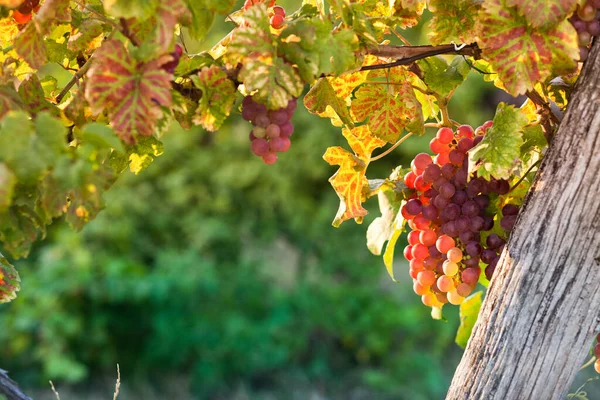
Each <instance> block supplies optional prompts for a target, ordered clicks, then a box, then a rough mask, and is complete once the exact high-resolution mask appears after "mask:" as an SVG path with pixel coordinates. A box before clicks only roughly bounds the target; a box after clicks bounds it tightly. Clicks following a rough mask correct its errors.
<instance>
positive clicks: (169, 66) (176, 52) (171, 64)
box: [162, 44, 183, 74]
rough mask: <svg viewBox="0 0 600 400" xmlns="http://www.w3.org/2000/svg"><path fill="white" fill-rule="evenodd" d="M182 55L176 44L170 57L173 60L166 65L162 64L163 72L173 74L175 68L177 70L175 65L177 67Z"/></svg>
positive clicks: (179, 46) (180, 48)
mask: <svg viewBox="0 0 600 400" xmlns="http://www.w3.org/2000/svg"><path fill="white" fill-rule="evenodd" d="M182 55H183V47H181V45H179V44H176V45H175V50H173V52H172V53H171V56H172V57H173V59H172V60H171V61H169V62H168V63H166V64H163V65H162V69H164V70H165V71H167V72H168V73H170V74H174V73H175V68H177V65H179V60H180V59H181V56H182Z"/></svg>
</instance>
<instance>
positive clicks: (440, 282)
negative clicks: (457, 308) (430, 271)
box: [437, 275, 454, 292]
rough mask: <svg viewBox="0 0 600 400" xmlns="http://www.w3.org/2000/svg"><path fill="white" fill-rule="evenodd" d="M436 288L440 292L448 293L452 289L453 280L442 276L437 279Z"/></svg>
mask: <svg viewBox="0 0 600 400" xmlns="http://www.w3.org/2000/svg"><path fill="white" fill-rule="evenodd" d="M437 287H438V288H439V289H440V291H441V292H449V291H451V290H452V289H454V280H452V278H451V277H449V276H446V275H442V276H440V277H439V278H438V279H437Z"/></svg>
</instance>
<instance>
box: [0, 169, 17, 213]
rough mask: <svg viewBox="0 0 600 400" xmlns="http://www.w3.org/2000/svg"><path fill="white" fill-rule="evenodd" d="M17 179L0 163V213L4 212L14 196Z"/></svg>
mask: <svg viewBox="0 0 600 400" xmlns="http://www.w3.org/2000/svg"><path fill="white" fill-rule="evenodd" d="M16 185H17V177H16V176H15V174H14V173H13V172H12V171H11V170H10V168H8V166H7V165H6V164H4V163H1V162H0V213H3V212H6V210H8V207H10V205H11V203H12V199H13V196H14V194H15V186H16Z"/></svg>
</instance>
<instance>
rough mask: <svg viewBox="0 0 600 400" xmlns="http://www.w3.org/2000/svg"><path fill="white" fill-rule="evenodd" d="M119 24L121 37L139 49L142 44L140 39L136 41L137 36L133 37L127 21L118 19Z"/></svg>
mask: <svg viewBox="0 0 600 400" xmlns="http://www.w3.org/2000/svg"><path fill="white" fill-rule="evenodd" d="M119 22H120V24H121V29H120V30H121V33H122V34H123V36H125V37H126V38H127V39H129V40H130V41H131V43H133V45H134V46H135V47H140V45H141V44H142V42H141V41H140V39H138V37H137V36H135V34H134V33H133V32H131V29H129V24H127V20H126V19H125V18H119Z"/></svg>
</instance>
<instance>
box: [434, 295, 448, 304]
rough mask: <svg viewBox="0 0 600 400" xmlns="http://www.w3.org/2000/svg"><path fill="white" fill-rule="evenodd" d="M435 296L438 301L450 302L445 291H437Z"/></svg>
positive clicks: (442, 302)
mask: <svg viewBox="0 0 600 400" xmlns="http://www.w3.org/2000/svg"><path fill="white" fill-rule="evenodd" d="M435 298H436V299H437V301H439V302H440V303H441V304H446V303H447V302H448V299H447V298H446V294H445V293H436V294H435Z"/></svg>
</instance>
